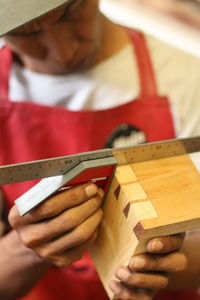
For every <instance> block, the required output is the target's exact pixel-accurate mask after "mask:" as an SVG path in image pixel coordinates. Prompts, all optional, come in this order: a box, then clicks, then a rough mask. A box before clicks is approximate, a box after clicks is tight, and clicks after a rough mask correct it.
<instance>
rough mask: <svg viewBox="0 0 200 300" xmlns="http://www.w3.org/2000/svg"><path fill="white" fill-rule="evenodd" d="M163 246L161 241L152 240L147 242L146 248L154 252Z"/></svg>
mask: <svg viewBox="0 0 200 300" xmlns="http://www.w3.org/2000/svg"><path fill="white" fill-rule="evenodd" d="M163 247H164V245H163V243H162V242H161V241H152V242H150V243H149V245H148V247H147V248H148V250H149V251H153V252H156V251H160V250H162V249H163Z"/></svg>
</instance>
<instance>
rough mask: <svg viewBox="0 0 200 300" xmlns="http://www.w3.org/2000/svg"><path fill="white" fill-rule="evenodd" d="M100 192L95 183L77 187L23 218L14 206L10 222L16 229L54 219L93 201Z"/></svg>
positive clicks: (60, 194) (55, 197) (51, 199)
mask: <svg viewBox="0 0 200 300" xmlns="http://www.w3.org/2000/svg"><path fill="white" fill-rule="evenodd" d="M98 192H100V193H101V190H100V189H98V187H97V186H96V185H95V184H93V183H92V184H91V183H90V184H85V185H81V186H76V187H73V188H70V189H67V190H65V191H63V192H60V193H58V194H56V195H55V196H53V197H51V198H50V199H48V200H47V201H45V202H44V203H42V204H41V205H40V206H39V207H37V208H35V209H34V210H32V211H31V212H29V213H28V214H26V215H25V216H23V217H20V216H19V213H18V211H17V208H16V206H14V207H13V208H12V209H11V211H10V213H9V222H10V224H11V226H12V227H14V228H16V227H18V226H20V225H25V224H30V223H35V222H38V221H41V220H44V219H49V218H52V217H54V216H56V215H59V214H60V213H61V212H63V211H64V210H66V209H68V208H72V207H75V206H77V205H79V204H81V203H83V202H85V201H87V200H88V199H91V198H92V197H94V196H95V195H97V193H98Z"/></svg>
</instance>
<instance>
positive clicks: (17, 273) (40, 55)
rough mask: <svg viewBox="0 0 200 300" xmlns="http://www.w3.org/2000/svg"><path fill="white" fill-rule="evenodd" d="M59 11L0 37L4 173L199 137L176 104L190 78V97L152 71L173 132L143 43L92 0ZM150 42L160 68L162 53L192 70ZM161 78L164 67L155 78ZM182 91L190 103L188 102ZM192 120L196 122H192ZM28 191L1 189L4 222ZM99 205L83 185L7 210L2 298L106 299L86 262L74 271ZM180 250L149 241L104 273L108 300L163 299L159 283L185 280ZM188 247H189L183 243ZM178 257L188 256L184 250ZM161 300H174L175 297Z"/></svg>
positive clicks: (174, 239) (96, 192)
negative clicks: (0, 43) (32, 163)
mask: <svg viewBox="0 0 200 300" xmlns="http://www.w3.org/2000/svg"><path fill="white" fill-rule="evenodd" d="M64 2H65V3H64ZM63 3H64V4H63V5H62V6H60V7H58V8H56V9H55V10H53V11H52V12H49V13H48V14H45V15H44V16H42V17H40V18H38V19H36V20H34V21H33V22H29V23H28V24H25V25H22V26H20V27H19V28H16V29H13V30H11V31H9V32H8V33H7V34H5V36H4V40H5V43H6V45H7V46H8V47H4V48H3V49H2V51H1V53H0V61H1V67H0V72H1V74H0V78H1V82H0V98H1V103H0V105H1V109H0V122H1V130H0V138H1V151H0V163H1V164H7V163H11V162H12V163H14V162H19V161H22V160H23V161H28V160H33V159H40V158H47V157H53V156H60V155H67V154H72V153H77V152H80V151H87V150H93V149H97V148H102V147H103V146H106V145H111V146H116V145H119V143H120V141H125V144H128V145H133V144H135V143H137V141H139V142H144V141H155V140H159V139H167V138H173V137H174V136H175V130H176V131H177V128H178V130H179V132H178V135H181V134H185V133H186V132H187V134H188V135H190V134H191V133H193V134H195V133H198V132H199V127H198V126H199V123H198V122H196V119H192V120H193V122H192V123H191V122H189V121H190V116H189V115H188V119H189V120H186V119H185V111H186V110H188V111H190V107H188V100H187V101H186V100H185V97H187V99H188V98H189V100H190V101H192V103H193V107H195V106H196V107H197V101H198V97H197V99H196V96H194V94H195V93H197V94H198V93H199V84H198V82H199V79H198V74H197V72H196V71H195V72H194V74H196V75H195V76H196V78H194V83H193V80H191V81H192V83H191V84H190V86H192V90H189V91H187V89H186V90H185V86H184V87H183V88H182V87H180V85H181V84H182V81H181V80H183V79H184V80H187V79H188V77H187V76H186V75H187V74H186V75H185V76H186V77H185V78H184V76H183V74H182V72H181V74H179V76H180V78H179V77H178V78H175V79H173V78H169V77H170V73H168V77H165V76H166V72H161V73H160V72H159V70H157V71H158V73H159V79H158V81H159V80H160V78H162V80H161V81H162V84H161V86H162V88H161V93H162V94H164V96H165V95H166V93H167V91H166V87H167V84H165V83H166V82H167V83H169V82H170V85H171V86H172V90H173V89H175V91H176V92H177V95H176V96H177V98H176V99H174V98H173V97H174V91H172V95H171V97H172V100H173V101H174V103H175V104H176V105H177V107H179V105H180V103H181V105H182V103H184V105H183V108H182V110H181V113H182V115H181V122H182V123H181V124H179V125H180V126H179V127H176V128H175V129H174V119H173V118H172V115H171V111H170V105H171V104H170V105H169V101H168V99H166V97H161V96H160V95H159V93H158V91H157V84H156V80H155V76H154V71H153V68H152V65H151V60H150V57H149V51H148V49H147V46H146V41H145V39H144V37H143V35H141V34H139V33H136V32H129V31H127V30H125V29H123V28H121V27H119V26H117V25H115V24H113V23H111V22H110V21H109V20H107V19H106V18H105V17H104V16H102V15H101V14H100V12H99V10H98V0H71V1H70V0H69V1H63ZM32 4H33V5H34V2H33V3H32ZM24 6H26V5H25V4H24ZM23 8H24V7H23V5H22V7H21V9H23ZM37 13H38V11H37ZM37 13H36V15H37V16H38V14H37ZM7 17H9V16H7ZM20 25H21V24H20ZM148 42H149V48H150V52H154V53H155V55H156V57H158V58H159V55H160V52H159V51H161V50H162V51H163V52H164V56H165V57H164V60H166V59H167V60H166V61H168V63H169V61H170V60H171V59H172V62H171V63H172V65H173V63H174V60H173V56H172V54H173V55H175V59H176V60H177V56H178V57H179V61H177V62H176V63H177V64H178V65H179V64H180V66H181V63H182V62H183V61H185V60H186V59H187V61H186V63H187V64H186V65H187V67H190V72H191V73H190V75H193V73H192V72H193V67H194V66H195V67H197V66H198V64H199V61H198V60H196V59H195V58H190V57H189V58H188V56H187V55H185V54H184V53H181V52H177V51H176V50H175V49H172V48H168V47H167V46H165V45H162V44H161V43H159V42H158V41H155V40H154V39H151V38H150V37H149V41H148ZM155 46H156V49H157V48H159V51H158V50H156V49H153V48H154V47H155ZM151 47H152V48H151ZM11 49H12V50H11ZM133 49H134V50H133ZM165 49H166V52H165ZM156 51H158V52H156ZM169 55H170V57H169ZM135 57H136V59H135ZM160 58H161V56H160ZM161 60H162V63H163V57H162V59H161ZM161 65H162V64H161ZM168 67H170V68H171V64H167V65H166V66H164V69H165V68H168ZM162 68H163V65H162ZM175 70H176V69H174V71H175ZM181 70H182V69H181ZM168 71H169V70H168ZM162 74H164V75H162ZM162 76H164V77H162ZM138 78H139V80H138ZM129 79H130V80H129ZM163 79H165V80H163ZM184 82H185V81H184ZM184 84H185V83H184ZM188 84H189V83H188ZM179 88H180V90H178V89H179ZM195 89H196V90H195ZM186 91H187V92H188V93H189V92H191V95H189V97H188V95H186V96H185V92H186ZM170 93H171V91H170V92H169V95H170ZM186 94H187V93H186ZM194 113H195V116H196V118H197V116H198V114H199V112H198V111H197V110H196V109H195V112H194ZM187 121H188V123H189V124H190V125H189V127H188V126H187V125H186V123H187ZM184 130H185V131H184ZM188 130H189V131H188ZM31 185H32V183H26V184H24V183H23V184H17V185H15V186H12V185H9V186H5V187H3V195H4V199H5V200H4V201H5V202H6V203H7V207H6V208H7V211H8V210H9V208H10V207H11V206H12V205H13V201H14V200H15V199H16V198H17V197H18V196H19V195H20V194H22V193H23V192H24V191H25V190H27V189H28V188H29V187H30V186H31ZM102 198H103V191H102V190H101V189H100V188H97V186H96V185H94V184H89V183H88V184H85V185H82V186H78V187H75V188H72V189H70V190H67V191H63V192H61V193H59V194H57V195H55V196H53V197H52V198H50V199H49V200H48V201H46V202H45V203H43V204H42V205H41V206H39V207H38V208H36V209H35V210H34V211H33V212H31V213H29V214H27V215H26V216H24V217H19V214H18V212H17V209H16V207H15V206H14V207H13V208H12V209H11V211H10V213H9V222H10V224H11V226H12V227H13V230H10V231H9V233H7V234H6V235H4V236H3V237H2V238H1V240H0V265H1V272H0V296H1V298H2V299H5V300H6V299H15V298H19V297H22V296H24V295H26V296H24V298H23V299H26V300H30V299H48V300H51V299H61V300H62V299H68V298H73V299H94V298H95V299H107V296H106V295H105V292H104V290H103V288H102V287H101V285H100V282H99V279H98V277H97V275H96V273H95V270H94V267H93V266H92V264H91V261H90V259H89V257H88V255H87V254H85V255H84V258H83V260H79V259H80V258H81V257H82V255H83V253H85V252H86V250H87V249H88V247H89V246H90V244H91V243H93V242H94V240H95V238H96V236H97V234H98V225H99V223H100V222H101V220H102V210H101V208H100V206H101V203H102ZM186 240H187V239H186ZM182 241H183V236H182V235H175V236H171V237H166V238H157V239H154V240H151V241H149V243H148V245H147V251H148V253H147V254H143V255H140V256H137V257H134V258H132V259H131V260H130V263H129V266H128V267H127V266H119V268H118V269H117V270H113V272H115V275H116V280H114V281H112V282H111V283H110V287H111V289H112V291H113V293H114V295H115V297H117V298H120V299H133V300H134V299H137V300H139V299H143V300H145V299H152V297H153V295H154V294H155V292H156V291H157V290H159V289H162V288H165V287H167V286H168V284H169V278H168V273H174V272H178V271H183V270H185V268H186V264H187V258H186V255H185V254H183V253H180V252H179V251H177V250H179V249H180V248H181V245H182ZM192 241H195V242H196V241H197V239H196V238H195V239H193V236H192ZM191 243H192V242H191ZM184 249H186V250H184V251H185V252H187V251H188V250H187V249H188V248H187V243H186V245H185V246H184ZM156 254H159V255H156ZM73 262H75V263H74V264H72V263H73ZM52 266H53V267H52ZM190 266H194V264H192V263H191V265H190ZM190 271H191V273H190V275H191V274H192V275H194V276H195V275H196V274H198V272H199V269H198V264H195V269H192V270H190ZM187 274H189V271H187V272H186V276H187ZM175 276H176V277H177V280H176V281H174V277H173V275H172V277H170V278H171V281H170V285H171V288H177V287H178V288H180V286H178V284H179V282H183V280H184V279H185V280H186V281H187V277H184V276H185V275H184V273H182V275H180V278H181V280H180V281H179V280H178V279H179V277H178V275H175ZM181 276H182V277H181ZM188 286H189V283H188ZM195 286H196V284H195ZM11 287H12V288H11ZM162 297H163V299H173V298H172V297H174V299H178V294H177V293H175V294H170V295H168V296H167V294H166V295H163V296H162ZM164 297H168V298H164ZM186 297H193V298H192V299H195V298H194V297H196V294H194V293H193V294H187V293H186ZM181 299H184V298H181ZM187 299H188V298H187Z"/></svg>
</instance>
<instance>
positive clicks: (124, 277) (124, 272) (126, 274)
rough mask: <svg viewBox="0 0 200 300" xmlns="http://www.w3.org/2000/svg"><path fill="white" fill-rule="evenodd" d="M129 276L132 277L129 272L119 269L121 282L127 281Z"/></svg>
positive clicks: (118, 275) (118, 273) (118, 274)
mask: <svg viewBox="0 0 200 300" xmlns="http://www.w3.org/2000/svg"><path fill="white" fill-rule="evenodd" d="M129 275H130V274H129V272H128V271H127V270H125V269H119V270H118V271H117V277H118V278H119V279H121V280H126V279H127V278H128V276H129Z"/></svg>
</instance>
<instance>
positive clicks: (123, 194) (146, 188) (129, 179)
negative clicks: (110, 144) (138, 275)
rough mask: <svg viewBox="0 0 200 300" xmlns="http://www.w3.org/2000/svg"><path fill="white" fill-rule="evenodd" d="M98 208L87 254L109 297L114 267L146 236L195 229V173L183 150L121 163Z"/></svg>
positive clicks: (198, 217) (141, 247)
mask: <svg viewBox="0 0 200 300" xmlns="http://www.w3.org/2000/svg"><path fill="white" fill-rule="evenodd" d="M103 210H104V218H103V222H102V224H101V226H100V230H99V236H98V239H97V241H96V242H95V244H94V245H93V246H92V248H91V255H92V258H93V260H94V262H95V265H96V268H97V271H98V273H99V275H100V278H101V280H102V283H103V285H104V287H105V289H106V291H107V293H108V295H109V297H110V298H113V294H112V292H111V290H110V289H109V282H110V280H111V279H112V278H114V276H113V273H114V270H115V268H116V267H117V266H119V265H125V266H126V265H127V264H128V262H129V260H130V258H131V257H132V256H133V255H134V254H138V253H142V252H145V249H146V248H145V247H146V243H147V241H148V240H149V239H150V238H152V237H156V236H163V235H164V236H165V235H169V234H174V233H178V232H183V231H187V230H191V229H197V228H200V174H199V172H198V171H197V169H196V167H195V166H194V164H193V162H192V161H191V159H190V158H189V156H188V155H180V156H176V157H170V158H164V159H158V160H151V161H147V162H141V163H135V164H131V165H124V166H120V167H118V168H117V170H116V173H115V176H114V179H113V182H112V185H111V187H110V189H109V192H108V194H107V197H106V199H105V201H104V205H103Z"/></svg>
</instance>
